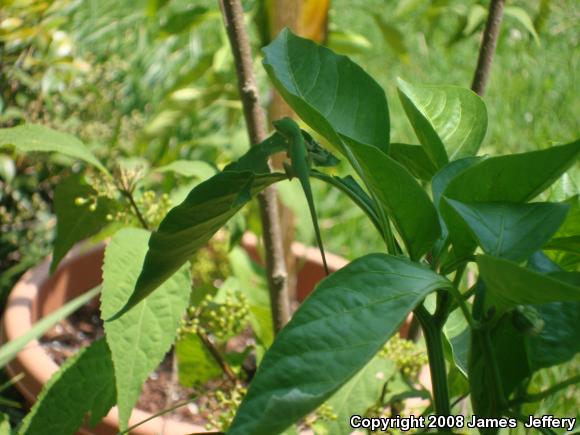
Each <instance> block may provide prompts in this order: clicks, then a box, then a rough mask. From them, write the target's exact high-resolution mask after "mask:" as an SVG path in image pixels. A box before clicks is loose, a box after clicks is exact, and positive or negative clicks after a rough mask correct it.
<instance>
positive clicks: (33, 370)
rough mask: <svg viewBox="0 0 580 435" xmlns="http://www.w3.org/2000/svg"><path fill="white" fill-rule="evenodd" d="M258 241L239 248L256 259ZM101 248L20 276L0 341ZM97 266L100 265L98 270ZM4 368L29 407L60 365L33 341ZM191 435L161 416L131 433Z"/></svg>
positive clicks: (300, 252)
mask: <svg viewBox="0 0 580 435" xmlns="http://www.w3.org/2000/svg"><path fill="white" fill-rule="evenodd" d="M258 243H259V242H258V237H257V236H256V235H254V234H251V233H246V234H245V235H244V237H243V239H242V246H243V247H244V248H245V249H246V251H248V253H249V254H250V256H252V257H253V258H254V259H257V258H259V256H258V254H257V247H258ZM105 246H106V244H105V243H98V244H96V245H95V244H91V245H89V244H88V243H86V242H84V243H81V244H79V245H77V246H75V247H74V248H73V249H72V250H71V251H70V252H69V253H68V255H67V256H66V258H65V259H64V260H63V261H62V262H61V264H60V265H59V268H58V269H57V271H56V272H55V273H54V274H53V275H50V272H49V269H50V263H51V256H49V257H47V258H45V259H44V260H43V261H42V262H41V263H40V264H39V265H37V266H35V267H33V268H31V269H29V270H28V271H27V272H25V273H24V274H23V275H22V277H21V278H20V279H19V280H18V282H17V283H16V285H15V286H14V287H13V288H12V291H11V292H10V295H9V297H8V300H7V305H6V310H5V312H4V317H3V319H2V335H1V338H2V342H7V341H10V340H13V339H15V338H18V337H19V336H21V335H23V334H25V333H26V332H27V331H28V330H30V329H31V327H32V326H33V324H34V321H35V320H36V319H35V317H36V316H35V313H34V311H35V308H37V309H38V308H40V307H39V304H40V303H41V302H40V296H41V295H42V294H43V293H46V294H48V293H49V292H50V291H51V290H53V289H54V287H55V285H54V283H53V284H52V285H48V284H49V280H50V279H51V278H52V277H56V276H57V275H58V274H59V273H63V271H66V270H67V268H70V267H72V266H73V265H74V262H75V260H78V259H79V258H84V257H90V256H91V255H94V256H95V258H98V256H99V255H102V252H103V251H104V249H105ZM292 253H293V254H294V256H295V257H296V258H299V259H301V260H302V261H304V262H306V263H311V264H314V265H316V266H319V267H320V268H322V260H321V258H320V252H319V251H318V249H317V248H313V247H308V246H305V245H303V244H302V243H299V242H293V244H292ZM326 257H327V261H328V264H329V268H330V270H331V271H335V270H338V269H340V268H342V267H343V266H345V265H346V264H348V261H347V260H346V259H344V258H342V257H340V256H338V255H335V254H332V253H326ZM93 261H94V260H93ZM100 266H101V265H100V264H99V268H100ZM6 369H7V371H8V373H9V374H10V376H16V375H17V374H18V373H26V375H27V376H26V377H25V378H24V379H22V380H20V381H19V382H18V383H17V384H16V387H17V388H18V389H19V390H20V392H21V393H22V394H23V396H24V397H25V398H26V400H27V401H28V402H29V403H31V404H32V403H34V402H35V401H36V399H37V396H38V394H39V393H40V390H39V388H38V385H41V386H44V385H45V384H46V383H47V382H48V380H49V379H50V378H51V377H52V376H53V375H54V374H55V373H56V372H57V371H58V370H59V369H60V366H59V365H58V364H56V363H55V362H54V361H53V360H52V359H51V358H50V356H49V355H48V353H47V352H46V351H45V350H44V348H43V347H42V345H41V344H40V342H39V341H38V340H37V339H33V340H31V341H30V342H29V343H28V344H27V345H26V346H25V347H24V349H22V350H21V351H20V352H19V353H18V354H17V355H16V356H15V358H14V359H13V360H12V361H11V362H10V363H8V364H7V365H6ZM27 378H28V379H27ZM36 390H38V391H36ZM152 417H153V414H152V413H149V412H147V411H143V410H140V409H138V408H134V409H133V412H132V414H131V418H130V420H129V427H130V426H132V425H134V424H137V423H139V422H142V421H144V420H147V419H149V418H152ZM118 421H119V413H118V408H117V406H114V407H113V408H112V409H111V410H110V411H109V413H108V414H107V415H106V416H105V417H104V418H103V420H102V421H101V422H100V423H99V424H98V425H97V426H96V427H95V428H86V427H82V428H80V429H79V433H82V434H87V435H89V434H92V433H103V434H105V433H106V434H108V433H111V434H113V433H117V430H118ZM193 432H197V433H205V432H207V430H206V429H205V428H204V427H202V426H199V425H194V424H192V423H185V422H181V421H178V420H174V419H171V418H167V417H163V416H159V417H155V418H153V419H151V420H149V421H147V422H146V423H143V424H141V425H140V426H139V427H137V428H136V429H134V430H132V431H131V433H132V434H135V435H150V434H158V433H166V434H184V433H193Z"/></svg>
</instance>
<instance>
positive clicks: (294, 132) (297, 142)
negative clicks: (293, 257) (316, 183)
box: [273, 118, 328, 275]
mask: <svg viewBox="0 0 580 435" xmlns="http://www.w3.org/2000/svg"><path fill="white" fill-rule="evenodd" d="M273 124H274V128H275V129H276V131H278V133H280V134H281V135H282V136H283V137H284V139H286V140H287V141H288V157H289V158H290V165H289V164H288V163H284V169H285V170H286V174H288V176H289V177H290V178H293V177H296V178H298V180H299V181H300V184H301V185H302V190H303V191H304V196H306V202H307V203H308V208H309V209H310V217H311V218H312V224H313V225H314V232H315V234H316V242H317V243H318V248H319V249H320V254H321V255H322V262H323V264H324V271H325V272H326V275H328V265H327V264H326V255H325V254H324V246H323V245H322V237H321V236H320V228H319V227H318V219H317V218H316V209H315V208H314V198H313V197H312V189H311V187H310V166H311V160H310V157H309V153H308V147H307V144H306V142H305V141H304V136H302V130H300V127H299V126H298V124H296V122H294V121H293V120H292V119H290V118H283V119H279V120H278V121H274V122H273Z"/></svg>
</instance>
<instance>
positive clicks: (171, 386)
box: [40, 302, 221, 425]
mask: <svg viewBox="0 0 580 435" xmlns="http://www.w3.org/2000/svg"><path fill="white" fill-rule="evenodd" d="M103 335H104V329H103V322H102V320H101V318H100V315H99V309H98V304H97V303H95V302H92V303H89V304H87V305H85V306H83V307H82V308H80V309H79V310H77V311H76V312H75V313H73V314H72V315H71V316H69V317H68V318H66V319H64V320H62V321H61V322H60V323H58V324H57V325H55V326H54V327H53V328H52V329H51V330H49V331H48V332H47V333H46V334H45V335H44V336H43V337H42V338H41V339H40V343H41V345H42V346H43V347H44V348H45V349H46V351H47V353H48V354H49V355H50V357H51V358H52V359H53V361H54V362H56V363H57V364H58V365H62V364H63V363H64V361H66V359H67V358H69V357H70V356H72V355H74V354H75V353H76V352H77V351H78V350H79V349H80V348H82V347H86V346H88V345H90V344H91V342H93V341H95V340H97V339H99V338H101V337H103ZM220 384H221V382H220V381H214V382H212V383H210V384H208V385H207V386H204V387H203V389H202V390H201V392H203V391H208V390H209V389H216V388H219V385H220ZM205 396H206V395H205V394H200V391H199V390H197V391H196V390H194V389H193V388H185V387H184V386H182V385H181V384H180V383H179V382H178V381H177V376H176V375H174V370H173V351H170V352H168V353H167V355H166V356H165V358H164V360H163V362H162V363H161V364H160V365H159V367H158V368H157V370H155V371H154V372H153V373H151V374H150V375H149V378H148V379H147V381H146V382H145V385H144V386H143V390H142V393H141V397H140V398H139V401H138V402H137V405H136V406H137V408H139V409H141V410H143V411H147V412H150V413H156V412H159V411H162V410H164V409H167V408H169V407H171V406H173V405H175V404H177V403H178V402H183V401H185V400H187V399H189V398H191V397H200V398H199V399H196V400H195V401H193V400H192V401H191V402H190V403H189V404H188V405H185V406H182V407H179V408H177V409H176V410H175V411H173V412H171V413H168V414H166V415H168V416H171V418H173V419H176V420H179V421H185V422H188V423H193V424H198V425H205V424H206V423H207V415H206V416H204V415H202V413H201V412H200V409H204V408H206V405H207V401H208V399H207V397H205ZM212 408H213V407H212Z"/></svg>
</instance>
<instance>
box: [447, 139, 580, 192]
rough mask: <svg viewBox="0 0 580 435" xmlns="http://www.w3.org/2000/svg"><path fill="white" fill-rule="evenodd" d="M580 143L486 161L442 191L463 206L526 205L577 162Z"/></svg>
mask: <svg viewBox="0 0 580 435" xmlns="http://www.w3.org/2000/svg"><path fill="white" fill-rule="evenodd" d="M579 153H580V140H577V141H575V142H572V143H569V144H567V145H560V146H554V147H551V148H547V149H545V150H540V151H532V152H528V153H522V154H512V155H507V156H499V157H490V158H488V159H485V160H482V161H481V162H479V163H477V164H475V165H473V166H471V167H469V168H467V169H465V170H464V171H462V172H461V173H459V174H458V175H457V176H456V177H455V178H453V179H452V180H451V181H450V182H449V184H448V185H447V188H446V189H445V191H444V193H443V194H444V195H445V196H446V197H448V198H451V199H455V200H458V201H463V202H527V201H529V200H531V199H532V198H534V197H535V196H537V195H539V194H540V193H542V192H543V191H544V190H545V189H546V188H547V187H548V186H550V184H552V183H553V182H554V181H556V179H558V177H560V176H561V175H562V174H563V173H564V172H566V170H567V169H568V168H569V167H570V166H572V165H573V164H574V163H575V162H576V160H577V159H578V155H579Z"/></svg>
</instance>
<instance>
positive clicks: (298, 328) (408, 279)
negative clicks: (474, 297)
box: [228, 254, 450, 435]
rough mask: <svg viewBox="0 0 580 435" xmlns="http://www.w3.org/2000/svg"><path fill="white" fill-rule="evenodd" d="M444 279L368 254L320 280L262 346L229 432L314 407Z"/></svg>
mask: <svg viewBox="0 0 580 435" xmlns="http://www.w3.org/2000/svg"><path fill="white" fill-rule="evenodd" d="M449 285H450V284H449V281H447V280H446V279H445V278H443V277H441V276H439V275H437V274H435V273H434V272H432V271H430V270H429V269H427V268H424V267H422V266H420V265H418V264H416V263H413V262H411V261H409V260H408V259H405V258H403V257H394V256H390V255H386V254H370V255H366V256H364V257H361V258H359V259H357V260H355V261H353V262H352V263H350V264H349V265H348V266H346V267H344V268H343V269H341V270H339V271H338V272H335V273H333V274H332V275H330V276H329V277H328V278H326V279H325V280H324V281H322V282H321V283H320V284H319V285H318V286H317V288H316V289H315V290H314V292H313V293H312V294H311V295H310V296H309V297H308V298H307V299H306V301H305V302H304V303H303V304H302V305H301V306H300V308H299V309H298V311H297V312H296V313H295V314H294V316H293V317H292V319H291V320H290V322H289V323H288V325H287V326H286V327H285V328H284V329H283V330H282V331H281V332H280V334H279V335H278V337H277V338H276V340H275V342H274V344H273V345H272V347H270V349H269V350H268V351H267V353H266V355H265V356H264V359H263V362H262V364H261V365H260V367H259V369H258V372H257V373H256V377H255V378H254V380H253V381H252V383H251V385H250V389H249V391H248V394H247V395H246V397H245V399H244V401H243V402H242V404H241V406H240V408H239V409H238V413H237V415H236V417H235V419H234V421H233V423H232V426H231V427H230V430H229V432H228V433H229V434H230V435H237V434H244V435H245V434H249V433H251V434H253V435H261V434H273V433H279V432H282V431H283V430H284V429H285V428H287V427H288V426H290V425H291V424H292V423H294V422H295V421H297V420H299V419H300V418H302V417H303V416H305V415H306V414H308V413H309V412H311V411H313V410H314V409H316V408H317V407H318V406H320V405H321V404H322V403H323V402H324V401H325V400H327V399H328V398H329V397H330V396H331V395H332V394H333V393H334V392H336V391H337V390H338V389H339V388H340V387H341V386H342V385H344V384H345V383H346V382H347V381H348V380H349V379H351V378H352V377H353V376H354V375H355V374H356V373H357V372H358V371H359V370H360V369H361V368H362V367H364V366H365V365H366V364H367V363H368V362H369V361H370V360H371V358H372V357H373V356H374V355H375V354H376V353H377V352H378V351H379V349H380V348H381V347H382V346H383V345H384V343H385V342H386V341H387V340H388V339H389V338H390V337H391V336H392V335H393V334H394V333H395V332H396V331H397V329H398V328H399V326H400V325H401V324H402V322H404V320H405V318H406V316H407V315H408V313H409V312H410V311H411V310H413V309H414V308H415V306H416V305H417V304H418V303H420V301H421V300H422V299H423V298H424V297H425V296H426V295H427V294H429V293H430V292H432V291H434V290H436V289H444V288H448V286H449Z"/></svg>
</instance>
